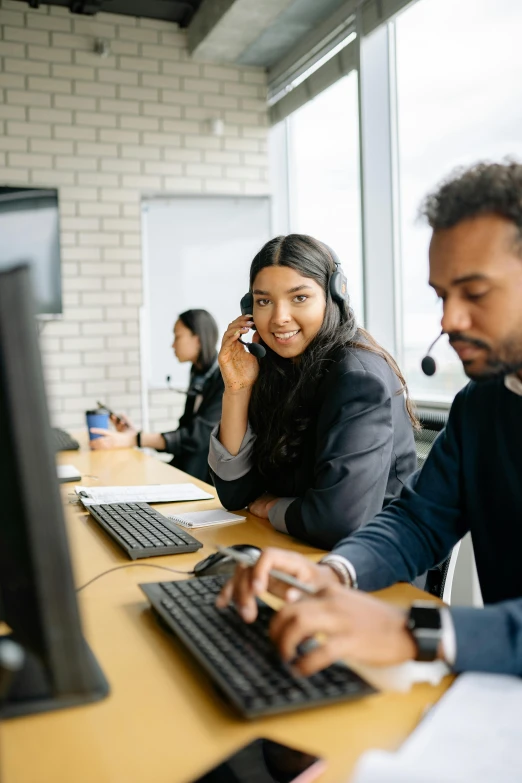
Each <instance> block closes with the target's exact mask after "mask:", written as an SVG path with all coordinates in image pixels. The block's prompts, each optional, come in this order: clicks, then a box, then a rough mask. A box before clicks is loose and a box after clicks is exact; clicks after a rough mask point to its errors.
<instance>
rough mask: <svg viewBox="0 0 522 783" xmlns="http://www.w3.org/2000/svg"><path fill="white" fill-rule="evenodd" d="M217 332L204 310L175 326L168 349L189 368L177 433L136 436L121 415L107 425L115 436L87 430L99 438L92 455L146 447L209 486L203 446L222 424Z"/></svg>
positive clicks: (191, 312) (186, 316)
mask: <svg viewBox="0 0 522 783" xmlns="http://www.w3.org/2000/svg"><path fill="white" fill-rule="evenodd" d="M217 339H218V327H217V324H216V322H215V320H214V318H213V317H212V316H211V315H210V313H209V312H207V311H206V310H186V312H184V313H181V314H180V315H179V316H178V319H177V321H176V323H175V324H174V340H173V343H172V348H173V350H174V353H175V355H176V358H177V360H178V361H179V362H191V364H192V368H191V371H190V383H189V388H188V391H187V402H186V404H185V410H184V413H183V416H182V417H181V419H180V420H179V426H178V428H177V430H173V431H172V432H163V433H161V434H160V433H153V432H139V431H138V430H137V429H136V427H135V426H134V425H133V424H132V422H131V421H130V420H129V419H128V418H127V417H126V416H124V415H123V414H122V415H119V416H117V417H114V418H113V419H112V421H113V424H114V426H115V427H116V429H117V432H112V431H110V430H105V429H96V428H92V432H94V433H96V434H99V435H101V436H102V437H100V438H96V439H95V440H92V441H91V448H92V449H118V448H119V449H122V448H129V447H130V446H149V447H150V448H153V449H157V451H166V452H168V453H169V454H172V455H173V458H172V461H171V463H170V464H171V465H173V466H174V467H175V468H179V469H180V470H184V471H185V473H190V475H191V476H195V477H196V478H199V479H202V481H209V480H210V476H209V471H208V462H207V459H208V443H209V438H210V432H211V430H212V428H213V427H214V426H215V425H216V423H217V422H218V421H219V419H220V418H221V400H222V397H223V380H222V377H221V373H220V371H219V366H218V361H217V351H216V343H217Z"/></svg>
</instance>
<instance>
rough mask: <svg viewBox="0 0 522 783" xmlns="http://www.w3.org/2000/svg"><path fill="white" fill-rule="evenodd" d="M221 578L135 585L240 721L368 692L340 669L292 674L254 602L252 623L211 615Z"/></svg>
mask: <svg viewBox="0 0 522 783" xmlns="http://www.w3.org/2000/svg"><path fill="white" fill-rule="evenodd" d="M226 580H227V577H224V576H206V577H200V578H198V579H184V580H181V581H177V582H156V583H149V584H142V585H140V587H141V589H142V590H143V592H144V593H145V595H146V596H147V598H148V599H149V601H150V602H151V604H152V606H153V608H154V610H155V611H156V613H157V614H158V615H159V616H160V618H161V619H162V620H163V621H164V623H165V624H166V625H167V626H168V628H169V629H170V630H172V631H173V632H174V633H175V634H176V636H178V637H179V638H180V639H181V641H182V642H183V643H184V644H185V645H186V646H187V647H188V649H189V650H190V652H191V655H192V656H193V657H194V658H195V659H196V660H197V661H198V662H199V663H200V664H201V666H203V668H204V669H205V670H206V671H207V673H208V674H209V675H210V677H211V678H212V680H213V681H214V682H215V684H216V685H217V686H218V687H219V689H220V690H221V691H222V692H223V694H224V695H225V697H226V698H227V699H228V700H229V701H231V702H232V704H233V705H234V706H235V707H236V709H237V710H239V712H240V713H241V714H242V715H244V716H245V717H246V718H257V717H258V716H260V715H269V714H273V713H279V712H288V711H290V710H297V709H303V708H305V707H312V706H318V705H324V704H330V703H331V702H337V701H344V700H346V699H355V698H359V697H361V696H366V695H367V694H370V693H373V692H374V689H373V688H372V687H371V686H370V685H368V683H366V682H364V680H362V679H361V678H360V677H359V676H358V675H356V674H355V673H354V672H352V671H351V670H350V669H348V667H346V666H344V664H342V663H336V664H333V665H332V666H329V667H328V668H327V669H323V671H321V672H318V673H317V674H314V675H312V676H311V677H300V676H297V675H295V674H293V673H292V672H291V670H290V667H289V666H288V664H286V663H284V662H283V661H282V660H281V658H280V656H279V653H278V651H277V649H276V648H275V646H274V645H273V643H272V641H271V640H270V638H269V636H268V625H269V622H270V618H271V617H272V616H273V614H274V610H273V609H271V608H270V607H269V606H267V605H266V604H265V603H263V602H262V601H258V609H259V615H258V618H257V620H256V621H255V622H254V623H251V624H247V623H244V622H243V620H242V619H241V618H240V616H239V615H238V613H237V612H236V610H235V609H234V608H233V607H227V608H226V609H217V608H216V606H215V601H216V596H217V594H218V593H219V591H220V590H221V587H222V586H223V585H224V584H225V582H226Z"/></svg>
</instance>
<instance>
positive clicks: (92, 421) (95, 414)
mask: <svg viewBox="0 0 522 783" xmlns="http://www.w3.org/2000/svg"><path fill="white" fill-rule="evenodd" d="M85 418H86V419H87V431H88V433H89V440H96V438H101V437H103V436H102V435H97V434H96V433H94V432H91V427H99V428H100V429H104V430H108V429H109V413H108V411H104V410H100V409H98V410H95V411H86V412H85Z"/></svg>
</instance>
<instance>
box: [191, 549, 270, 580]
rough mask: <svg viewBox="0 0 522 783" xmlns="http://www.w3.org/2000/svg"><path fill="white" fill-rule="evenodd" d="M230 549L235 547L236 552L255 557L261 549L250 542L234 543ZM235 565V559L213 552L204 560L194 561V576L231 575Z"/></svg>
mask: <svg viewBox="0 0 522 783" xmlns="http://www.w3.org/2000/svg"><path fill="white" fill-rule="evenodd" d="M230 549H235V550H236V552H242V553H243V554H245V555H251V556H252V558H254V557H255V558H256V559H257V558H258V556H259V555H260V554H261V550H260V549H259V548H258V547H257V546H252V544H235V545H234V546H231V547H230ZM236 565H237V563H236V561H235V560H233V559H232V558H231V557H230V555H225V554H223V553H222V552H214V553H213V554H212V555H209V556H208V557H206V558H205V559H204V560H200V561H199V563H196V565H195V566H194V576H232V574H233V573H234V571H235V570H236Z"/></svg>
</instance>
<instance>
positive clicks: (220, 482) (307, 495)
mask: <svg viewBox="0 0 522 783" xmlns="http://www.w3.org/2000/svg"><path fill="white" fill-rule="evenodd" d="M314 407H315V416H314V418H313V420H312V422H311V424H310V426H309V428H308V431H307V433H306V435H305V440H304V443H303V448H302V456H301V458H300V460H299V462H298V463H297V464H292V465H289V466H288V467H287V468H286V467H285V468H284V469H281V470H280V471H277V472H274V473H273V474H272V475H271V476H270V477H267V476H266V475H263V474H262V473H261V472H260V471H259V469H258V466H257V465H256V464H255V457H254V442H255V433H252V432H250V433H249V434H248V435H247V437H246V438H245V441H244V447H242V450H241V451H240V452H239V454H238V455H237V457H231V455H228V454H227V453H224V449H223V447H222V446H221V444H219V443H217V441H216V439H213V443H211V452H210V459H209V462H210V466H211V468H212V471H211V474H212V478H213V481H214V484H215V486H216V489H217V492H218V495H219V499H220V501H221V502H222V503H223V505H224V506H225V508H229V509H240V508H244V507H245V506H246V505H247V504H248V503H250V502H251V501H253V500H255V498H257V497H259V496H260V495H262V494H263V493H265V492H268V493H270V494H273V495H275V496H276V497H278V498H282V500H281V501H279V503H278V504H276V506H275V507H274V509H272V511H271V512H270V521H271V522H272V524H273V525H274V527H276V528H277V529H279V530H284V531H286V532H288V533H290V534H291V535H293V536H295V537H296V538H299V539H302V540H304V541H308V542H309V543H311V544H313V545H314V546H317V547H320V548H322V549H331V548H332V547H333V546H334V545H335V544H336V543H337V542H338V541H339V540H340V539H342V538H344V537H345V536H347V535H349V534H351V533H352V532H353V531H355V530H357V529H358V528H359V527H360V526H361V525H364V524H365V522H367V521H368V520H369V519H371V518H372V517H373V516H375V514H377V513H378V512H379V511H380V510H381V509H382V507H383V505H386V504H387V503H388V502H389V501H390V500H391V499H392V498H394V497H395V496H396V495H398V493H399V492H400V490H401V489H402V486H403V483H404V482H405V480H406V478H407V477H408V476H409V475H410V474H411V473H412V472H413V471H414V470H415V468H416V457H415V444H414V439H413V430H412V426H411V423H410V419H409V417H408V414H407V411H406V407H405V401H404V395H403V394H402V392H401V390H400V384H399V381H398V378H397V376H396V375H395V373H394V372H393V370H392V369H391V368H390V367H389V365H388V364H387V362H386V361H385V360H384V359H383V358H382V357H380V356H378V355H377V354H375V353H372V352H370V351H365V350H363V349H361V348H346V349H344V350H343V351H342V352H341V354H340V356H339V358H338V360H337V361H333V362H332V364H331V367H330V368H329V369H328V371H327V372H326V373H325V375H324V377H323V379H322V380H321V382H320V384H319V387H318V389H317V393H316V397H315V401H314ZM274 416H277V411H274ZM272 512H274V513H272Z"/></svg>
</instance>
